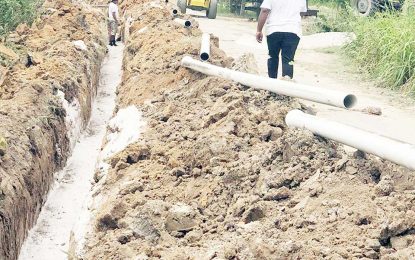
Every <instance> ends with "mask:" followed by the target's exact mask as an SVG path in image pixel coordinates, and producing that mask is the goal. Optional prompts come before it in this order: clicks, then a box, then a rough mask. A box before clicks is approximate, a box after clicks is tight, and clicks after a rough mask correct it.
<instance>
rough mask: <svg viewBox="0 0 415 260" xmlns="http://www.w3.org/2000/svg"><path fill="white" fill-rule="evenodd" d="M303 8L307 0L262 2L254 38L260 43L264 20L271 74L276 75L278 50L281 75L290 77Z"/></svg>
mask: <svg viewBox="0 0 415 260" xmlns="http://www.w3.org/2000/svg"><path fill="white" fill-rule="evenodd" d="M306 11H307V4H306V0H264V2H263V3H262V5H261V13H260V14H259V18H258V27H257V33H256V39H257V41H258V42H259V43H261V42H262V39H263V34H262V29H263V27H264V25H265V23H266V35H267V44H268V51H269V56H270V58H269V59H268V76H269V77H270V78H277V75H278V63H279V56H280V53H281V58H282V77H283V78H285V77H289V78H291V79H292V78H293V75H294V66H293V65H294V56H295V52H296V50H297V47H298V43H299V42H300V36H301V31H302V30H301V15H300V12H306Z"/></svg>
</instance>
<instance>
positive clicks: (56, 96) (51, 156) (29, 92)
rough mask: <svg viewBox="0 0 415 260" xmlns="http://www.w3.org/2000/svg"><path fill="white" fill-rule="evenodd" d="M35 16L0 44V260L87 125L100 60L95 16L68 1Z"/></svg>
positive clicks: (10, 253)
mask: <svg viewBox="0 0 415 260" xmlns="http://www.w3.org/2000/svg"><path fill="white" fill-rule="evenodd" d="M42 10H43V11H42V14H41V15H40V17H39V18H38V19H37V20H36V21H35V22H34V24H33V25H32V26H31V27H29V26H27V25H24V24H23V25H20V26H19V27H18V28H17V30H16V31H15V32H14V33H12V34H11V35H10V36H9V37H8V41H7V42H6V43H4V45H3V44H0V57H1V58H0V64H1V65H0V68H1V69H0V72H1V80H0V122H1V124H0V143H1V144H0V145H1V146H2V149H1V150H2V151H1V153H0V259H17V256H18V253H19V249H20V246H21V245H22V243H23V241H24V239H25V237H26V235H27V232H28V230H29V229H30V228H31V227H32V226H33V225H34V222H35V221H36V218H37V216H38V214H39V211H40V209H41V206H42V204H43V202H44V201H45V197H46V194H47V191H48V189H49V186H50V184H51V183H52V182H53V180H54V179H53V173H54V172H56V171H57V170H59V169H60V168H61V167H62V166H63V165H64V164H65V162H66V159H67V156H68V153H69V151H70V149H71V145H72V144H73V143H74V141H76V134H77V131H76V129H77V128H81V127H82V124H83V123H84V122H86V121H87V119H88V117H89V114H90V107H91V100H92V98H93V96H94V95H95V92H96V86H97V81H98V73H99V69H100V64H101V60H102V59H103V56H104V54H105V48H104V46H105V41H104V39H105V38H104V35H105V33H106V32H105V28H102V27H101V24H103V23H100V21H102V20H104V18H103V17H102V15H101V14H99V13H97V12H95V11H92V10H91V9H88V8H85V7H83V6H82V5H81V4H79V3H78V4H74V3H73V2H72V1H69V0H53V1H52V0H48V1H46V2H45V3H44V5H43V7H42ZM6 46H7V47H6Z"/></svg>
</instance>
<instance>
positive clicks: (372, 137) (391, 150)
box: [285, 110, 415, 170]
mask: <svg viewBox="0 0 415 260" xmlns="http://www.w3.org/2000/svg"><path fill="white" fill-rule="evenodd" d="M285 122H286V123H287V125H288V126H290V127H298V128H302V129H308V130H310V131H311V132H313V133H315V134H317V135H320V136H323V137H325V138H328V139H332V140H334V141H337V142H340V143H342V144H345V145H348V146H351V147H354V148H357V149H359V150H361V151H363V152H366V153H370V154H374V155H376V156H379V157H380V158H383V159H385V160H388V161H391V162H394V163H396V164H399V165H402V166H405V167H407V168H409V169H411V170H415V146H414V145H411V144H407V143H402V142H399V141H396V140H393V139H390V138H387V137H384V136H380V135H377V134H375V133H371V132H367V131H364V130H361V129H358V128H355V127H352V126H348V125H344V124H341V123H337V122H334V121H330V120H327V119H324V118H319V117H316V116H312V115H309V114H305V113H303V112H302V111H300V110H292V111H290V112H289V113H288V114H287V116H286V117H285Z"/></svg>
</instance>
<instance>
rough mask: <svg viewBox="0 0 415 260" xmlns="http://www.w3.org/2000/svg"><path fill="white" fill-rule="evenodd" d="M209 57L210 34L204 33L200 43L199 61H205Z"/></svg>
mask: <svg viewBox="0 0 415 260" xmlns="http://www.w3.org/2000/svg"><path fill="white" fill-rule="evenodd" d="M209 57H210V34H209V33H204V34H203V35H202V43H201V45H200V59H201V60H203V61H207V60H208V59H209Z"/></svg>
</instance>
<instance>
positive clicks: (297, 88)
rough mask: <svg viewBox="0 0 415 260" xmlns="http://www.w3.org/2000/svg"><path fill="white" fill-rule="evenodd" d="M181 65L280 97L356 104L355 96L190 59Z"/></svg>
mask: <svg viewBox="0 0 415 260" xmlns="http://www.w3.org/2000/svg"><path fill="white" fill-rule="evenodd" d="M182 65H183V66H184V67H187V68H190V69H192V70H196V71H199V72H202V73H204V74H207V75H210V76H217V77H222V78H225V79H229V80H234V81H236V82H239V83H241V84H242V85H245V86H249V87H252V88H256V89H264V90H268V91H271V92H275V93H278V94H281V95H286V96H291V97H297V98H302V99H306V100H310V101H314V102H317V103H322V104H327V105H331V106H336V107H342V108H351V107H353V106H354V105H355V104H356V102H357V99H356V96H354V95H352V94H348V93H343V92H338V91H334V90H328V89H323V88H317V87H312V86H307V85H303V84H298V83H294V82H289V81H285V80H278V79H271V78H266V77H262V76H258V75H253V74H249V73H244V72H239V71H234V70H230V69H227V68H222V67H218V66H215V65H212V64H209V63H206V62H201V61H197V60H194V59H192V58H191V57H184V58H183V59H182Z"/></svg>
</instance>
